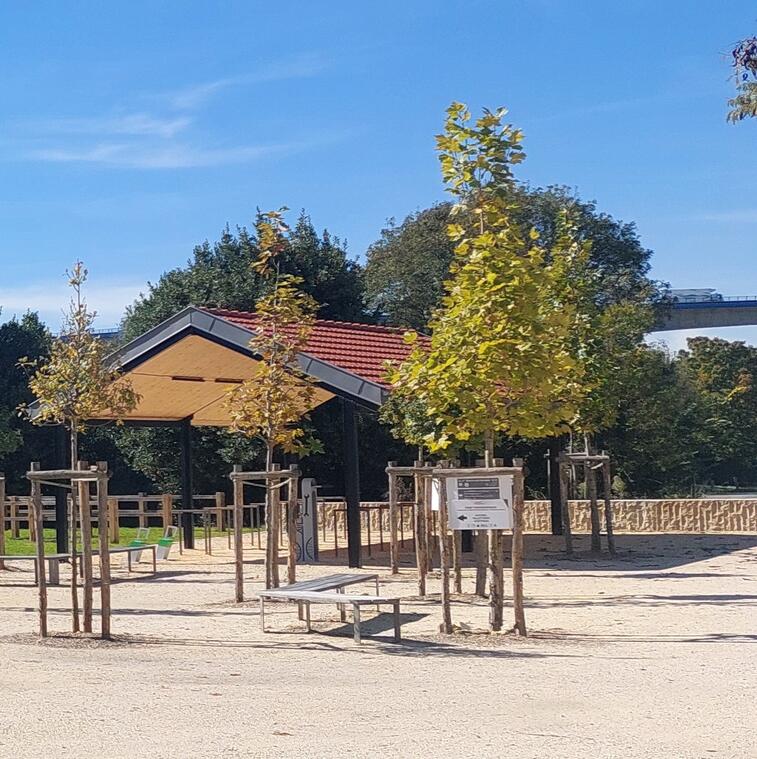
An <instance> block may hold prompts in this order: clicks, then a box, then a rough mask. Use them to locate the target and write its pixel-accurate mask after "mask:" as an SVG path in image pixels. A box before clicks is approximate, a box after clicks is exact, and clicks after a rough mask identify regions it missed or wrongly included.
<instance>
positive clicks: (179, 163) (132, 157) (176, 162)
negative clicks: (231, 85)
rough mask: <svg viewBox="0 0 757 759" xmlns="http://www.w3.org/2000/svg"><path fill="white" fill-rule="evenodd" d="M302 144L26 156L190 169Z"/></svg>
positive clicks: (117, 147) (111, 146)
mask: <svg viewBox="0 0 757 759" xmlns="http://www.w3.org/2000/svg"><path fill="white" fill-rule="evenodd" d="M302 147H305V144H304V143H294V142H293V143H289V144H281V145H240V146H237V147H231V148H201V147H195V146H192V145H179V144H167V145H160V144H159V145H152V144H150V145H143V144H130V143H101V144H97V145H94V146H91V147H84V148H67V147H50V148H40V149H34V150H30V151H29V152H28V153H27V154H26V157H27V158H29V159H32V160H37V161H46V162H51V163H89V164H93V165H97V166H105V167H110V168H122V169H189V168H204V167H211V166H223V165H227V164H231V163H248V162H250V161H255V160H257V159H260V158H265V157H267V156H271V155H282V154H286V153H291V152H294V151H296V150H299V149H301V148H302Z"/></svg>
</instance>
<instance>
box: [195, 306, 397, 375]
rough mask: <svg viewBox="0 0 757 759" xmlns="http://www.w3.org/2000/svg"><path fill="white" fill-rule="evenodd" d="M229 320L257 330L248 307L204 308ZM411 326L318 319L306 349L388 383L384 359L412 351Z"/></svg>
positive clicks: (313, 354) (341, 365)
mask: <svg viewBox="0 0 757 759" xmlns="http://www.w3.org/2000/svg"><path fill="white" fill-rule="evenodd" d="M203 310H204V311H207V312H208V313H211V314H213V315H214V316H218V317H220V318H222V319H226V321H229V322H232V323H233V324H237V325H239V326H240V327H244V328H245V329H248V330H250V331H254V329H255V323H256V321H257V317H256V316H255V314H254V313H250V312H248V311H230V310H227V309H220V308H206V309H203ZM406 331H407V330H405V329H401V328H397V327H382V326H379V325H376V324H355V323H353V322H335V321H327V320H325V319H318V320H317V321H316V322H315V326H314V327H313V331H312V333H311V335H310V339H309V340H308V345H307V348H306V350H305V352H306V353H309V354H310V355H311V356H314V357H315V358H319V359H321V360H322V361H327V362H328V363H329V364H334V366H338V367H340V368H342V369H346V370H347V371H348V372H352V374H356V375H358V376H359V377H362V378H363V379H366V380H369V381H370V382H375V383H376V384H379V385H383V386H386V382H385V380H384V374H385V371H386V370H385V369H384V363H385V362H386V361H396V362H400V361H402V360H403V359H404V358H405V357H406V356H407V354H408V353H409V352H410V348H409V347H408V345H406V344H405V342H404V341H403V338H402V336H403V335H404V334H405V332H406Z"/></svg>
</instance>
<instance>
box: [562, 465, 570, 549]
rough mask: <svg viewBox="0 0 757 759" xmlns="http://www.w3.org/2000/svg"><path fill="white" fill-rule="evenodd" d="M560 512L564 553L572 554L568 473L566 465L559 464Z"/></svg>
mask: <svg viewBox="0 0 757 759" xmlns="http://www.w3.org/2000/svg"><path fill="white" fill-rule="evenodd" d="M559 466H560V511H561V512H562V529H563V535H564V536H565V553H567V554H572V553H573V533H572V532H571V529H570V504H569V503H568V489H569V487H570V472H569V471H568V465H566V464H564V463H562V462H560V464H559Z"/></svg>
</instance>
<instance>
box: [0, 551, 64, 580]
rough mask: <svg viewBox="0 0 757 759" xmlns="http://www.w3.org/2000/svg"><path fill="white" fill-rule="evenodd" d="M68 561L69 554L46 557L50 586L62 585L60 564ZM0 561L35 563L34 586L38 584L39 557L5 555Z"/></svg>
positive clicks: (31, 555)
mask: <svg viewBox="0 0 757 759" xmlns="http://www.w3.org/2000/svg"><path fill="white" fill-rule="evenodd" d="M66 559H68V554H67V553H53V554H47V555H46V556H45V561H46V562H47V576H48V578H49V579H48V583H49V584H50V585H59V584H60V562H61V561H65V560H66ZM0 561H32V562H34V584H35V585H36V584H37V555H36V554H33V553H22V554H3V555H0Z"/></svg>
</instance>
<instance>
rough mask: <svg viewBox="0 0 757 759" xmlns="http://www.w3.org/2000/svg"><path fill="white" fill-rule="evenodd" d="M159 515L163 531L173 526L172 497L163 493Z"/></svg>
mask: <svg viewBox="0 0 757 759" xmlns="http://www.w3.org/2000/svg"><path fill="white" fill-rule="evenodd" d="M160 507H161V513H162V515H163V530H164V531H165V529H166V527H170V526H171V525H173V496H172V495H171V494H170V493H164V494H163V495H162V496H161V498H160Z"/></svg>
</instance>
